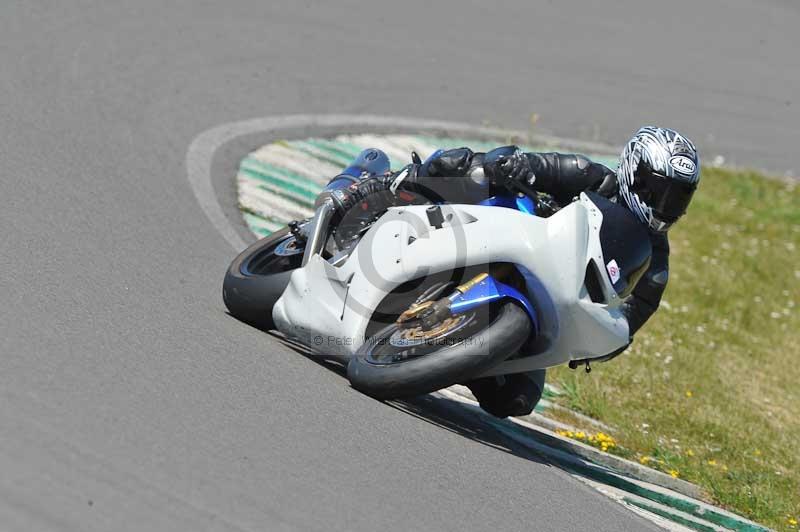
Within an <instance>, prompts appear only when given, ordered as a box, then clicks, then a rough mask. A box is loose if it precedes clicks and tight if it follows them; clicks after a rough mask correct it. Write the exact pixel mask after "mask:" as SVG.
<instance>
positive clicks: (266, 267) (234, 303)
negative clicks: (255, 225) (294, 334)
mask: <svg viewBox="0 0 800 532" xmlns="http://www.w3.org/2000/svg"><path fill="white" fill-rule="evenodd" d="M302 261H303V252H302V248H301V247H300V246H297V244H296V241H295V240H294V237H293V236H292V234H291V233H290V231H289V229H288V228H284V229H282V230H280V231H277V232H275V233H273V234H271V235H269V236H267V237H265V238H262V239H261V240H259V241H258V242H256V243H254V244H252V245H251V246H250V247H248V248H247V249H245V250H244V251H242V252H241V253H240V254H239V255H238V256H237V257H236V258H235V259H234V260H233V262H231V265H230V266H229V267H228V271H227V272H226V273H225V280H224V282H223V284H222V299H223V300H224V301H225V306H226V307H228V311H229V312H230V313H231V315H233V316H234V317H236V318H238V319H240V320H242V321H244V322H247V323H249V324H251V325H255V326H256V327H259V328H262V329H274V328H275V322H273V321H272V307H273V306H274V305H275V302H276V301H278V299H279V298H280V297H281V295H282V294H283V291H284V290H285V289H286V287H287V286H288V285H289V279H290V277H291V275H292V272H293V271H294V270H295V269H297V268H299V267H300V266H301V264H302Z"/></svg>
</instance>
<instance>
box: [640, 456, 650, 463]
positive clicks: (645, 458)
mask: <svg viewBox="0 0 800 532" xmlns="http://www.w3.org/2000/svg"><path fill="white" fill-rule="evenodd" d="M649 461H650V457H649V456H642V457H641V458H639V463H640V464H644V465H647V462H649Z"/></svg>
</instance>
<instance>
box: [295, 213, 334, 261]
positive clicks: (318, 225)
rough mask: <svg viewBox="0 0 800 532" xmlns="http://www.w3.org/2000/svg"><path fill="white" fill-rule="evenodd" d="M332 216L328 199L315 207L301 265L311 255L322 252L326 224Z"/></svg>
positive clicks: (325, 236) (326, 231)
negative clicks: (311, 227)
mask: <svg viewBox="0 0 800 532" xmlns="http://www.w3.org/2000/svg"><path fill="white" fill-rule="evenodd" d="M332 216H333V205H331V203H330V201H326V202H324V203H323V204H322V205H320V206H319V208H318V209H317V212H316V214H315V215H314V227H313V229H312V230H311V236H310V237H309V238H308V242H306V250H305V253H304V254H303V262H302V266H305V265H306V264H308V261H309V260H311V257H313V256H314V255H317V254H319V253H321V252H322V248H323V247H324V246H325V240H326V238H327V236H328V225H330V221H331V217H332Z"/></svg>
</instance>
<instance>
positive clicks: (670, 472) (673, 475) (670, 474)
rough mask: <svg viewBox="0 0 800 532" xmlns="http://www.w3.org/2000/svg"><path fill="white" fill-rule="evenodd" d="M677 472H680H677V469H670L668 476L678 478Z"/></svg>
mask: <svg viewBox="0 0 800 532" xmlns="http://www.w3.org/2000/svg"><path fill="white" fill-rule="evenodd" d="M679 474H680V473H679V472H678V470H677V469H670V470H669V476H671V477H672V478H678V475H679Z"/></svg>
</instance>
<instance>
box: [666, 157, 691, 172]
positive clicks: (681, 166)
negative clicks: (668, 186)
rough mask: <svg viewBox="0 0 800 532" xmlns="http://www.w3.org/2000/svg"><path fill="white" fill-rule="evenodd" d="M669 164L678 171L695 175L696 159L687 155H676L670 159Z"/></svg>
mask: <svg viewBox="0 0 800 532" xmlns="http://www.w3.org/2000/svg"><path fill="white" fill-rule="evenodd" d="M669 165H670V166H671V167H672V168H673V169H674V170H675V171H676V172H678V173H680V174H684V175H694V172H695V170H697V166H696V165H695V164H694V161H693V160H691V159H689V158H688V157H686V156H685V155H674V156H672V157H670V159H669Z"/></svg>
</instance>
